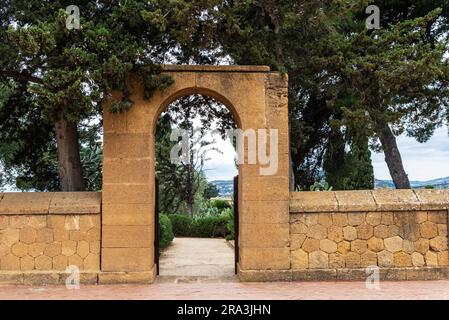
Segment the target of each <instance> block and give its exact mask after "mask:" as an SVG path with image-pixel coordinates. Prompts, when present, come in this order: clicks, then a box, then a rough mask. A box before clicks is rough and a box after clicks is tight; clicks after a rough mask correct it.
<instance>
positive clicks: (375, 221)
mask: <svg viewBox="0 0 449 320" xmlns="http://www.w3.org/2000/svg"><path fill="white" fill-rule="evenodd" d="M365 220H366V223H367V224H369V225H370V226H373V227H375V226H377V225H379V224H380V223H381V221H382V214H381V213H380V212H368V213H367V214H366V218H365Z"/></svg>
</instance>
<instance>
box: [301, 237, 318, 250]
mask: <svg viewBox="0 0 449 320" xmlns="http://www.w3.org/2000/svg"><path fill="white" fill-rule="evenodd" d="M302 249H303V250H304V251H305V252H308V253H311V252H314V251H317V250H319V249H320V240H317V239H311V238H307V239H306V240H305V241H304V243H303V244H302Z"/></svg>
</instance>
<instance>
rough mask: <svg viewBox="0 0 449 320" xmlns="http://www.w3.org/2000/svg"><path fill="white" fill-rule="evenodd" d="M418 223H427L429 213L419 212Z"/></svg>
mask: <svg viewBox="0 0 449 320" xmlns="http://www.w3.org/2000/svg"><path fill="white" fill-rule="evenodd" d="M415 221H416V223H423V222H426V221H427V211H418V212H416V213H415Z"/></svg>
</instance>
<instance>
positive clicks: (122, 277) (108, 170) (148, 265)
mask: <svg viewBox="0 0 449 320" xmlns="http://www.w3.org/2000/svg"><path fill="white" fill-rule="evenodd" d="M132 98H133V100H134V101H135V105H134V107H133V108H132V110H131V111H129V112H127V113H125V114H119V115H114V114H110V113H109V111H108V107H109V106H105V110H104V142H103V143H104V148H103V208H102V248H101V271H102V272H101V274H100V278H99V280H100V282H102V283H108V282H151V281H152V280H153V279H154V277H155V265H154V161H153V157H154V155H153V150H154V137H153V134H152V131H151V119H152V118H151V115H150V114H149V113H148V112H149V110H148V107H147V105H146V104H145V103H144V101H143V100H142V94H141V90H139V89H138V88H136V90H135V94H134V96H133V97H132Z"/></svg>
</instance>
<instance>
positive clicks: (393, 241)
mask: <svg viewBox="0 0 449 320" xmlns="http://www.w3.org/2000/svg"><path fill="white" fill-rule="evenodd" d="M402 242H403V240H402V238H401V237H399V236H395V237H391V238H387V239H385V240H384V245H385V249H386V250H388V251H390V252H392V253H395V252H398V251H401V250H402Z"/></svg>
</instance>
